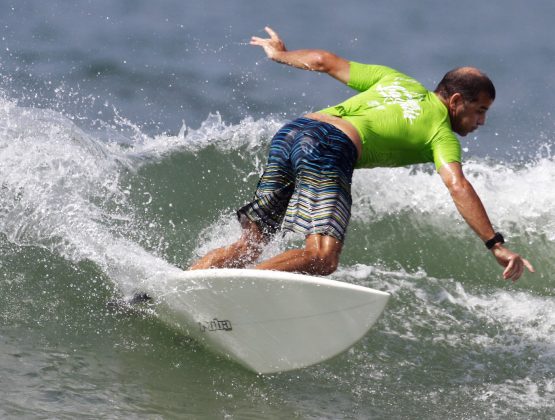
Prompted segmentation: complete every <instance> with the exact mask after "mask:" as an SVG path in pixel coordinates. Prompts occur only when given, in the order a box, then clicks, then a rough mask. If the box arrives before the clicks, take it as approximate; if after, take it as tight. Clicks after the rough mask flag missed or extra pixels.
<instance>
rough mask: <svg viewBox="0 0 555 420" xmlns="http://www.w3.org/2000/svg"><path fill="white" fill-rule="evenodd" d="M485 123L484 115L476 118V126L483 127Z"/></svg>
mask: <svg viewBox="0 0 555 420" xmlns="http://www.w3.org/2000/svg"><path fill="white" fill-rule="evenodd" d="M485 123H486V116H485V115H480V116H479V117H478V125H484V124H485Z"/></svg>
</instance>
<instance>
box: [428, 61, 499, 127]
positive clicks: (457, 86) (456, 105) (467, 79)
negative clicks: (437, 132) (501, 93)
mask: <svg viewBox="0 0 555 420" xmlns="http://www.w3.org/2000/svg"><path fill="white" fill-rule="evenodd" d="M434 92H435V93H436V95H437V96H438V97H439V98H440V99H441V101H442V102H443V103H444V104H445V106H446V107H447V109H448V111H449V118H450V119H451V127H452V128H453V131H454V132H456V133H457V134H460V135H461V136H466V135H467V134H468V133H470V132H472V131H474V130H476V129H477V128H478V127H479V126H480V125H484V123H485V122H486V112H487V110H488V109H489V107H490V106H491V104H492V103H493V101H494V99H495V87H494V86H493V83H492V82H491V80H490V79H489V77H488V76H486V75H485V74H484V73H483V72H481V71H480V70H478V69H477V68H474V67H459V68H456V69H454V70H451V71H450V72H448V73H447V74H446V75H445V76H444V77H443V79H442V80H441V82H439V84H438V85H437V88H436V89H435V91H434Z"/></svg>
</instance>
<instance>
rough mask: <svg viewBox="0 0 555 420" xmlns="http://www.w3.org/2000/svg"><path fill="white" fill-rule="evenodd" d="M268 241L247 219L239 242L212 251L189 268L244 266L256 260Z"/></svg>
mask: <svg viewBox="0 0 555 420" xmlns="http://www.w3.org/2000/svg"><path fill="white" fill-rule="evenodd" d="M267 242H268V239H267V238H266V236H265V235H263V234H262V232H261V231H260V229H259V228H258V226H257V225H256V224H255V223H254V222H252V221H250V220H248V221H245V222H244V224H243V233H242V234H241V238H240V239H239V240H238V241H237V242H235V243H233V244H231V245H229V246H225V247H222V248H218V249H215V250H213V251H210V252H209V253H208V254H206V255H205V256H204V257H202V258H201V259H200V260H198V261H197V262H196V263H194V264H193V265H192V266H191V267H190V268H189V269H190V270H201V269H207V268H243V267H245V266H246V265H247V264H251V263H253V262H254V261H256V259H257V258H258V257H259V256H260V254H261V252H262V248H263V247H264V245H266V243H267Z"/></svg>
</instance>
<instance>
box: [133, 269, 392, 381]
mask: <svg viewBox="0 0 555 420" xmlns="http://www.w3.org/2000/svg"><path fill="white" fill-rule="evenodd" d="M143 287H145V289H146V292H147V293H148V295H149V296H152V298H153V302H154V305H155V310H156V312H157V314H158V316H159V317H160V319H161V320H163V321H164V322H165V323H166V324H168V325H169V326H171V327H173V328H175V329H178V330H180V331H182V332H184V333H185V334H188V335H191V336H192V337H193V338H195V339H197V340H198V341H200V342H201V343H203V344H204V345H206V346H207V347H208V348H210V349H212V350H213V351H216V352H218V353H220V354H223V355H225V356H227V357H229V358H230V359H232V360H234V361H236V362H238V363H240V364H242V365H243V366H245V367H247V368H248V369H250V370H252V371H254V372H257V373H262V374H268V373H275V372H280V371H288V370H292V369H299V368H303V367H307V366H310V365H313V364H315V363H319V362H322V361H324V360H327V359H329V358H331V357H334V356H336V355H337V354H339V353H341V352H343V351H345V350H347V349H348V348H350V347H351V346H352V345H354V344H355V343H356V342H357V341H358V340H360V339H361V338H362V337H363V336H364V335H366V333H367V332H368V330H369V329H370V327H371V326H372V325H373V324H374V323H375V322H376V320H377V319H378V317H379V316H380V315H381V313H382V312H383V310H384V308H385V305H386V303H387V300H388V298H389V294H388V293H385V292H381V291H378V290H374V289H370V288H367V287H362V286H358V285H353V284H349V283H343V282H339V281H335V280H329V279H325V278H320V277H313V276H306V275H301V274H292V273H285V272H279V271H267V270H250V269H210V270H195V271H182V272H178V273H176V274H172V275H171V276H166V277H164V278H163V279H161V278H158V279H155V280H154V281H150V282H146V283H144V284H143Z"/></svg>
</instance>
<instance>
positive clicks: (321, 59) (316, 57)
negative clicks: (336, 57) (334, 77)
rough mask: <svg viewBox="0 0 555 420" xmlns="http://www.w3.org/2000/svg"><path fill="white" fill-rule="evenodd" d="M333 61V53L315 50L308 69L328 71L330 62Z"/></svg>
mask: <svg viewBox="0 0 555 420" xmlns="http://www.w3.org/2000/svg"><path fill="white" fill-rule="evenodd" d="M332 62H333V54H331V53H330V52H328V51H315V52H314V54H313V57H312V60H311V63H310V64H311V65H310V70H313V71H318V72H321V73H329V72H330V70H331V67H332V66H331V63H332Z"/></svg>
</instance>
